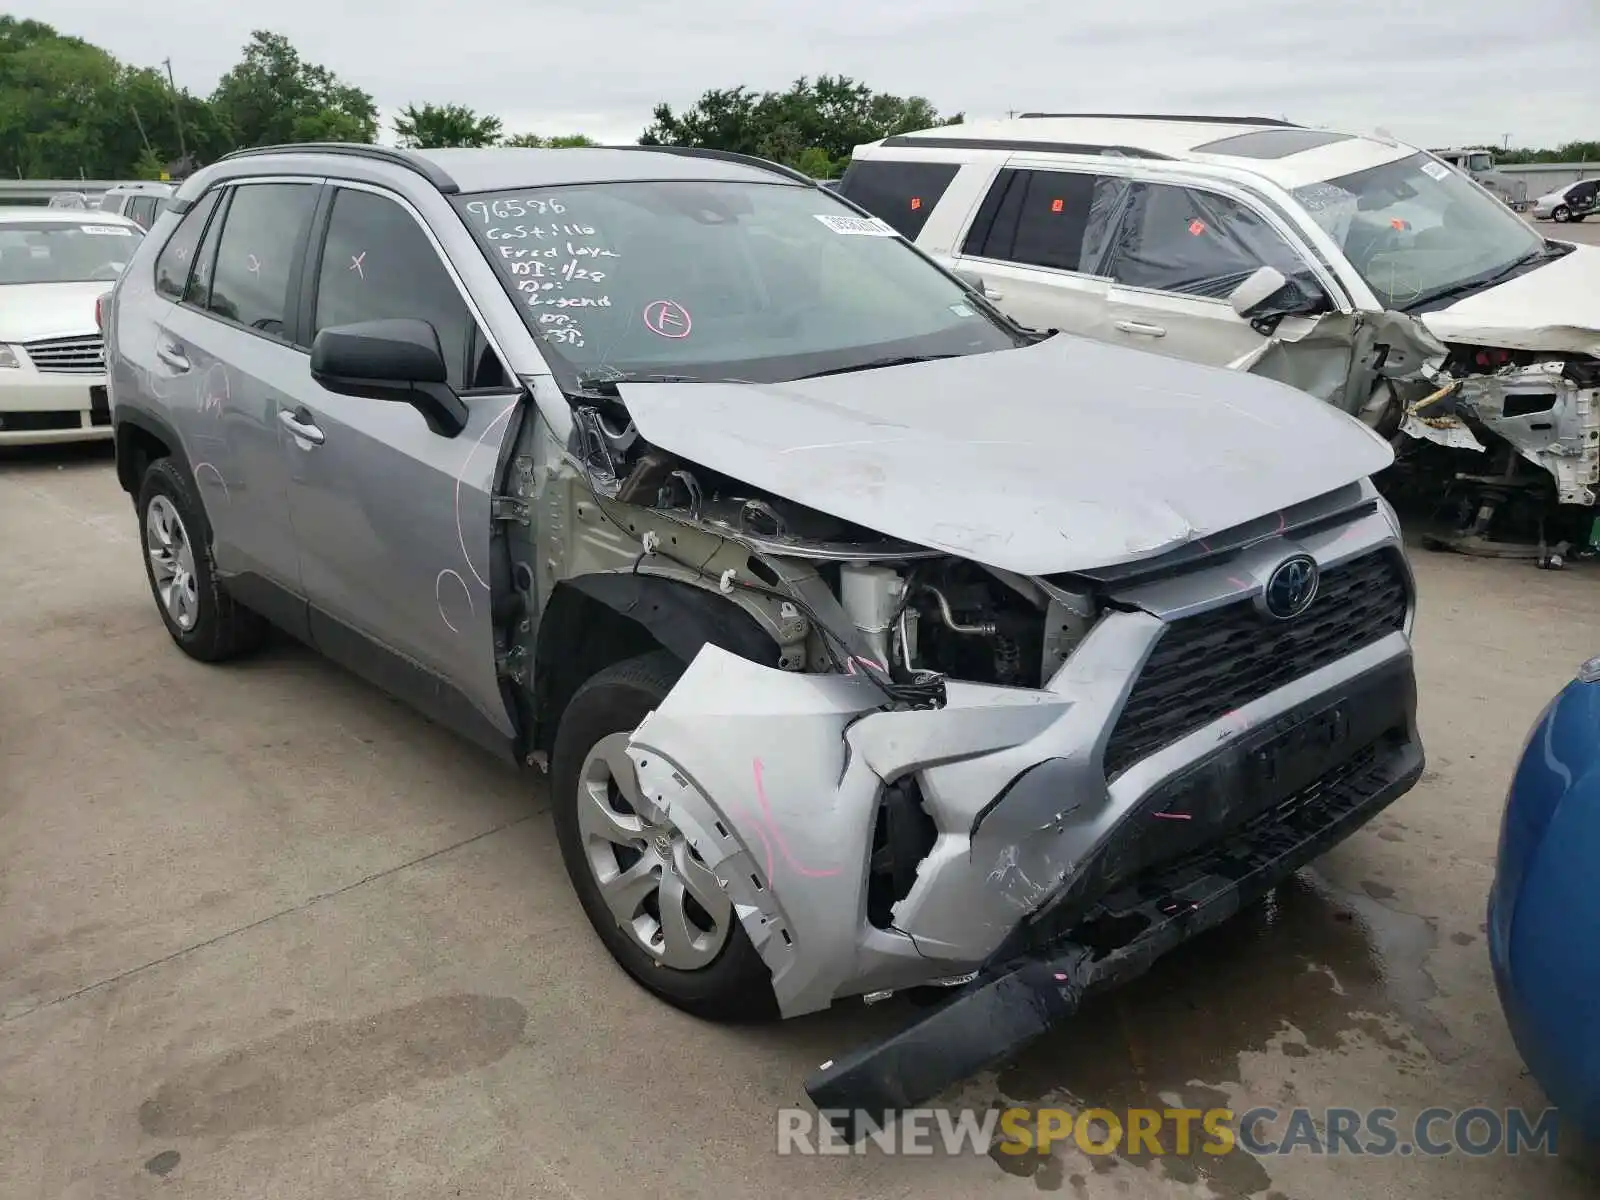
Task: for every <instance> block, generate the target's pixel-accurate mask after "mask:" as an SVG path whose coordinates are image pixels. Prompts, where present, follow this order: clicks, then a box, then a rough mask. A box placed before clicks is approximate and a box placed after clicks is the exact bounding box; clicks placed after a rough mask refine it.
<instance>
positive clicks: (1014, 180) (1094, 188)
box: [962, 170, 1109, 273]
mask: <svg viewBox="0 0 1600 1200" xmlns="http://www.w3.org/2000/svg"><path fill="white" fill-rule="evenodd" d="M1108 183H1109V181H1107V180H1106V179H1105V178H1104V177H1102V176H1099V175H1090V174H1086V173H1084V172H1079V171H1019V170H1006V171H1002V172H1000V174H999V176H998V177H996V179H995V181H994V185H993V186H992V187H991V188H990V189H989V195H988V196H987V197H986V198H985V199H984V202H983V204H982V206H981V207H980V208H979V210H978V216H977V219H976V220H975V221H973V224H972V229H971V230H970V231H969V233H968V234H967V241H966V244H965V246H963V248H962V249H963V253H966V254H975V255H978V256H980V257H983V258H996V259H1000V260H1002V261H1004V262H1014V263H1022V264H1024V265H1027V266H1034V267H1054V268H1056V269H1057V270H1061V271H1088V272H1090V273H1093V271H1094V265H1095V263H1094V260H1095V259H1096V258H1097V257H1098V256H1097V255H1096V254H1095V253H1094V252H1093V247H1094V244H1096V243H1097V238H1095V237H1092V236H1090V235H1091V234H1092V233H1093V232H1094V231H1095V230H1096V229H1097V228H1098V226H1099V225H1100V224H1102V223H1103V219H1102V217H1101V215H1100V208H1103V207H1104V206H1103V205H1101V206H1097V198H1098V193H1100V192H1102V191H1104V190H1105V189H1106V187H1107V186H1108ZM1086 244H1089V245H1090V252H1089V253H1086V252H1085V246H1086Z"/></svg>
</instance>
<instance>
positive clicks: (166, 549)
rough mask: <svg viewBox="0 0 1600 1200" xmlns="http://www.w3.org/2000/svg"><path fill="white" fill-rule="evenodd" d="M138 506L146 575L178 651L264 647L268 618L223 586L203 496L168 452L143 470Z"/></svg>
mask: <svg viewBox="0 0 1600 1200" xmlns="http://www.w3.org/2000/svg"><path fill="white" fill-rule="evenodd" d="M138 512H139V544H140V546H141V548H142V549H143V550H144V570H145V578H146V579H148V580H149V581H150V594H151V595H152V596H153V597H154V598H155V602H156V611H157V612H159V613H160V614H161V621H162V624H164V625H165V626H166V627H167V632H168V633H169V634H171V635H172V640H173V641H174V642H176V643H177V644H178V649H180V650H182V651H183V652H184V653H185V654H187V655H188V656H189V657H190V658H193V659H197V660H199V661H200V662H208V663H212V662H223V661H225V660H227V659H230V658H237V657H239V656H241V655H244V654H248V653H249V652H250V651H252V650H255V649H256V648H257V647H259V646H260V645H261V643H262V642H263V641H264V640H265V638H266V634H267V623H266V621H265V620H263V619H262V618H261V617H259V616H257V615H256V614H255V613H253V612H251V611H250V610H249V609H246V608H244V607H242V606H240V605H239V604H237V603H235V602H234V599H233V597H232V596H230V595H228V593H227V592H226V591H225V590H224V589H223V587H222V584H221V581H220V580H218V578H217V568H216V563H215V561H214V560H213V558H212V555H211V539H210V537H209V536H208V534H207V532H206V531H207V529H208V528H209V527H208V526H207V525H206V520H205V512H204V510H203V509H202V508H201V507H200V499H199V497H198V496H197V495H196V494H195V490H194V485H193V484H192V483H191V482H190V481H189V477H188V476H187V475H186V474H184V472H183V471H182V470H181V469H180V468H179V467H178V466H177V465H176V464H174V463H173V461H172V460H171V459H170V458H160V459H157V460H156V461H155V462H153V463H151V464H150V467H149V469H148V470H146V471H145V473H144V482H143V483H142V484H141V485H140V487H139V507H138Z"/></svg>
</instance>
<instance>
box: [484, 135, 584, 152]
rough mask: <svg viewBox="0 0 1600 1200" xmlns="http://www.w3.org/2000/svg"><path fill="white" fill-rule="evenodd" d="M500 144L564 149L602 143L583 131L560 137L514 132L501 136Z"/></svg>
mask: <svg viewBox="0 0 1600 1200" xmlns="http://www.w3.org/2000/svg"><path fill="white" fill-rule="evenodd" d="M500 144H501V145H502V146H526V147H533V148H548V149H551V150H563V149H568V148H571V147H575V146H598V145H599V144H600V143H599V142H597V141H595V140H594V139H593V138H592V137H589V136H587V135H586V134H582V133H568V134H563V135H560V136H558V137H543V136H541V135H539V134H537V133H513V134H509V135H508V136H506V137H503V138H501V139H500Z"/></svg>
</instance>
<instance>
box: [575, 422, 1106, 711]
mask: <svg viewBox="0 0 1600 1200" xmlns="http://www.w3.org/2000/svg"><path fill="white" fill-rule="evenodd" d="M578 425H579V429H580V430H581V431H582V435H583V444H584V446H585V447H586V451H587V461H588V465H589V467H590V469H591V472H592V477H593V478H594V479H595V481H596V483H597V485H598V486H599V487H601V488H603V489H604V490H606V491H608V492H610V494H611V495H612V496H614V498H615V499H616V500H618V501H619V502H621V503H625V504H633V505H641V506H644V507H646V508H650V509H653V510H655V511H657V512H659V513H662V514H663V515H669V516H671V517H673V518H674V519H676V520H679V521H683V522H686V523H689V524H692V525H695V526H697V527H699V528H700V529H702V530H704V531H705V532H707V533H710V534H714V535H718V536H722V537H727V538H729V539H732V540H733V541H736V542H738V543H740V544H743V545H745V546H748V547H749V548H750V549H752V550H756V551H759V552H762V553H763V554H764V555H772V556H774V557H776V558H794V559H799V560H803V561H806V562H808V563H809V564H810V568H811V569H812V570H813V571H814V572H815V578H816V579H817V580H818V581H820V582H821V583H822V584H824V585H825V587H826V589H827V591H828V592H829V593H830V594H831V595H832V597H833V598H834V599H835V600H836V601H837V604H838V606H839V610H840V611H841V612H842V614H843V616H844V618H845V619H847V620H848V622H849V625H850V633H852V634H854V635H855V637H854V638H853V639H850V640H851V641H853V642H854V645H853V646H850V645H847V644H846V639H845V638H844V637H841V636H840V634H841V633H842V632H843V631H839V630H835V631H829V630H827V628H826V625H827V622H826V621H825V620H824V621H823V622H822V626H823V627H822V629H821V630H820V631H819V634H818V636H817V637H815V638H814V639H813V644H812V645H811V646H810V647H809V649H808V651H807V654H806V656H805V659H804V661H803V662H802V661H801V660H798V659H796V660H794V661H793V663H792V665H793V666H794V667H797V668H798V667H802V666H804V667H806V668H809V669H812V670H818V669H828V668H829V667H833V668H836V669H840V670H843V671H844V672H846V673H850V672H853V671H855V670H857V669H860V668H868V669H871V670H873V671H874V673H881V675H882V676H883V677H886V678H887V679H888V680H892V681H893V682H894V684H895V686H896V687H897V688H903V689H905V690H904V691H897V692H896V697H897V698H898V699H901V700H904V701H906V702H908V703H910V704H911V705H912V706H913V707H920V706H923V705H930V704H937V703H939V702H940V701H939V699H938V696H939V693H940V686H939V685H938V683H937V682H936V678H937V677H948V678H951V679H960V680H966V681H970V682H974V683H984V684H994V685H998V686H1002V687H1022V688H1038V687H1041V686H1042V685H1043V684H1044V682H1045V681H1046V680H1047V679H1048V678H1049V676H1050V674H1052V673H1053V672H1054V670H1055V669H1056V668H1057V667H1059V666H1060V664H1061V663H1062V662H1063V661H1065V659H1066V657H1067V655H1068V654H1069V653H1070V651H1071V648H1072V646H1073V645H1075V644H1076V642H1077V641H1078V640H1079V639H1080V638H1081V637H1082V636H1083V634H1084V633H1086V632H1087V630H1088V628H1089V626H1090V625H1091V624H1092V614H1093V612H1094V607H1093V604H1092V603H1091V602H1090V600H1089V598H1088V596H1087V595H1084V594H1080V593H1078V592H1073V591H1068V590H1065V589H1062V588H1059V587H1057V586H1055V585H1054V584H1051V583H1049V582H1046V581H1042V580H1038V579H1033V578H1029V577H1025V576H1021V575H1014V574H1011V573H1010V572H1005V571H1001V570H999V569H997V568H991V567H985V566H980V565H978V564H975V563H972V562H968V561H965V560H963V559H960V558H956V557H954V556H950V555H943V554H940V553H938V552H936V551H930V550H927V549H924V548H921V547H917V546H912V545H909V544H906V543H902V542H898V541H895V540H893V539H890V538H886V537H885V536H883V535H882V534H878V533H875V532H873V531H871V530H868V529H865V528H862V527H860V526H857V525H853V524H851V523H849V522H847V521H844V520H841V519H839V518H837V517H833V516H830V515H828V514H826V513H821V512H817V511H816V510H814V509H811V508H807V507H805V506H803V505H799V504H796V503H794V502H791V501H789V500H785V499H783V498H781V497H778V496H774V495H772V494H770V493H768V492H765V491H763V490H762V489H760V488H758V487H755V486H753V485H751V484H749V483H746V482H744V481H741V480H737V479H734V478H732V477H730V476H727V475H723V474H719V473H717V472H715V471H711V470H709V469H707V468H704V467H701V466H698V465H696V464H691V463H688V462H685V461H683V460H681V459H679V458H677V457H675V456H673V455H671V454H668V453H665V452H663V451H661V450H659V449H657V448H655V447H652V446H650V445H649V444H648V443H646V442H645V441H644V440H643V439H642V438H641V437H640V436H639V435H638V433H637V431H636V430H634V429H633V427H632V426H631V425H630V424H627V418H626V414H625V413H622V412H617V411H613V412H611V413H609V414H608V413H603V412H601V411H600V409H598V408H581V409H579V411H578ZM641 545H642V547H644V548H645V549H646V550H647V551H648V552H649V553H652V554H660V555H662V556H663V557H666V558H669V559H670V558H673V554H672V548H671V547H670V546H663V545H662V544H661V542H660V539H659V538H658V537H651V538H647V539H646V540H645V541H643V542H642V543H641ZM750 564H751V567H750V570H751V572H752V574H753V575H754V576H755V577H756V578H755V579H754V581H753V583H754V585H755V586H757V587H760V586H762V585H766V586H768V587H775V586H777V585H778V584H779V579H778V577H777V576H776V575H770V567H766V568H765V573H767V574H768V575H769V577H767V578H762V576H763V574H764V568H763V565H762V559H760V558H754V557H752V558H751V559H750ZM680 565H684V566H689V567H691V568H694V564H693V563H687V562H684V563H681V564H680ZM695 569H698V568H695ZM720 582H721V581H720V580H719V583H720ZM727 586H729V587H734V586H740V584H739V583H737V582H736V581H735V580H728V581H727ZM796 600H798V597H791V602H794V601H796ZM807 615H808V616H809V617H810V618H811V619H812V620H813V622H816V621H817V620H818V619H819V617H820V614H818V613H816V612H814V611H813V612H810V613H808V614H807ZM856 639H859V640H856ZM858 651H864V652H858Z"/></svg>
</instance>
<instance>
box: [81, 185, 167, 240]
mask: <svg viewBox="0 0 1600 1200" xmlns="http://www.w3.org/2000/svg"><path fill="white" fill-rule="evenodd" d="M175 190H176V189H174V188H173V186H172V185H171V184H170V183H119V184H118V185H117V186H116V187H114V188H107V189H106V192H105V195H103V196H101V197H100V211H101V212H109V213H116V214H117V215H118V216H123V217H127V218H128V220H130V221H132V222H133V223H134V224H136V225H138V226H139V228H141V229H149V228H150V226H152V225H154V224H155V223H156V217H158V216H159V215H160V214H161V208H162V205H164V204H165V203H166V202H167V199H168V198H169V197H170V196H171V195H172V194H173V192H174V191H175Z"/></svg>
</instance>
